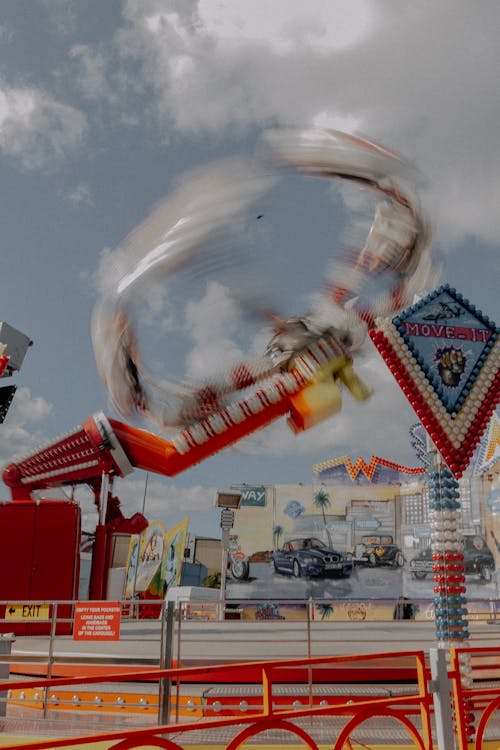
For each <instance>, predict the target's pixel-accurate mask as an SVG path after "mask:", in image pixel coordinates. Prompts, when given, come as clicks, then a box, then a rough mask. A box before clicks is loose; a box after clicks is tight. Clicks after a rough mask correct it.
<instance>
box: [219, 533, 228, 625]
mask: <svg viewBox="0 0 500 750" xmlns="http://www.w3.org/2000/svg"><path fill="white" fill-rule="evenodd" d="M221 543H222V561H221V572H220V604H219V620H223V619H224V610H225V608H226V581H227V560H228V547H229V529H225V528H224V529H222V540H221Z"/></svg>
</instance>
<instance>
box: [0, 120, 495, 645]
mask: <svg viewBox="0 0 500 750" xmlns="http://www.w3.org/2000/svg"><path fill="white" fill-rule="evenodd" d="M266 149H267V150H266V158H265V160H264V167H263V169H262V173H259V172H258V171H255V169H254V167H252V170H251V171H250V170H243V175H244V176H241V178H235V177H234V175H233V176H232V178H231V179H230V180H228V179H227V175H226V176H224V175H222V176H221V174H218V175H217V174H216V175H215V178H214V180H213V181H212V187H213V186H214V185H215V186H216V187H215V189H212V190H211V191H209V192H207V191H205V190H203V191H201V189H200V191H199V192H198V193H197V192H196V190H197V188H196V184H194V185H191V186H190V190H191V193H190V192H189V190H187V193H186V190H185V191H184V194H183V195H181V196H180V198H183V197H184V198H185V197H186V194H187V197H188V198H189V197H191V198H192V197H193V194H194V195H195V198H196V200H191V201H189V200H187V201H186V202H185V205H183V202H182V200H179V196H177V199H176V200H175V199H174V201H173V203H169V205H168V206H167V209H168V210H164V209H165V206H160V208H159V209H157V210H156V212H155V213H154V214H152V216H151V217H150V218H149V219H148V220H147V222H146V224H147V229H148V231H147V232H145V231H143V230H144V227H143V228H142V229H141V231H142V234H141V231H139V232H137V231H135V232H133V233H132V234H131V235H130V238H129V239H127V240H126V241H125V243H124V244H123V245H122V246H121V248H119V250H120V255H119V261H120V262H119V263H118V264H117V265H118V266H119V267H120V273H119V275H118V277H117V278H115V280H114V282H113V283H112V284H111V285H110V286H109V288H108V290H107V292H106V293H105V294H104V295H103V299H102V302H101V303H100V304H99V305H98V306H97V307H96V311H95V314H94V319H93V330H92V336H93V344H94V351H95V356H96V361H97V365H98V368H99V370H100V372H101V374H102V377H103V379H104V382H105V385H106V387H107V389H108V392H109V394H110V396H111V399H112V401H113V403H114V405H115V407H116V408H117V410H118V411H119V413H120V414H122V415H123V416H124V417H127V418H129V417H132V416H135V417H137V416H139V417H141V418H145V419H147V420H149V421H150V422H153V423H155V424H156V425H157V426H159V427H160V429H161V430H164V429H165V428H166V427H170V428H171V427H175V428H176V429H177V430H178V431H177V432H176V433H175V434H174V435H173V437H171V438H169V439H165V438H163V437H160V436H158V435H156V434H154V433H152V432H150V431H149V430H147V429H142V428H139V427H136V426H132V425H131V424H129V423H125V422H122V421H118V420H116V419H113V418H109V417H106V416H105V415H104V414H103V413H100V412H99V413H96V414H94V415H93V416H91V417H89V418H88V419H87V421H85V422H84V423H83V424H82V425H81V426H80V427H78V428H77V429H75V430H74V431H73V432H71V433H69V434H67V435H65V436H63V437H61V438H59V439H57V440H55V441H54V442H52V443H50V444H49V445H47V446H45V447H43V448H41V449H40V450H38V451H36V452H35V453H34V454H32V455H30V456H27V457H25V458H23V459H20V460H17V461H15V462H13V463H11V464H10V465H9V466H7V467H6V468H5V469H4V472H3V480H4V482H5V484H6V485H7V486H8V487H9V488H10V492H11V501H10V502H7V503H3V504H1V505H0V539H1V543H0V565H2V566H3V569H4V570H8V569H15V570H16V571H17V574H16V576H15V577H14V576H12V577H9V576H4V577H3V578H2V582H1V583H0V600H3V601H9V600H11V601H12V600H16V601H19V600H31V599H38V600H40V599H42V600H74V599H75V598H77V595H78V590H77V587H78V569H79V542H80V509H79V506H78V504H77V503H76V502H74V501H72V500H65V501H61V500H46V499H44V500H43V501H38V500H37V491H39V490H52V489H53V488H56V487H61V486H66V487H74V486H76V485H79V484H85V485H88V486H89V487H90V488H91V489H92V492H93V494H94V497H95V503H96V506H97V510H98V518H99V521H98V524H97V527H96V531H95V542H94V549H93V557H92V569H91V580H90V590H89V598H90V599H104V598H106V594H107V573H108V569H109V566H110V554H111V542H112V536H113V534H114V533H116V532H123V533H140V532H141V531H142V530H143V529H144V528H145V527H146V525H147V521H146V519H145V518H144V516H142V515H141V514H139V513H137V514H135V515H134V516H132V517H131V518H124V516H123V514H122V512H121V510H120V503H119V500H118V499H117V498H116V497H115V496H114V495H113V480H114V479H115V478H116V477H124V476H127V475H128V474H130V473H131V472H132V471H133V470H134V469H142V470H145V471H148V472H154V473H157V474H160V475H164V476H175V475H176V474H179V473H180V472H182V471H185V470H186V469H188V468H190V467H191V466H193V465H195V464H197V463H199V462H200V461H203V460H204V459H205V458H207V457H209V456H211V455H213V454H215V453H217V452H218V451H221V450H223V449H224V448H225V447H227V446H229V445H232V444H234V443H236V442H237V441H239V440H240V439H242V438H243V437H245V436H246V435H248V434H250V433H252V432H255V431H257V430H259V429H261V428H263V427H265V426H266V425H268V424H269V423H271V422H272V421H274V420H276V419H278V418H280V417H282V416H285V417H286V418H287V421H288V424H289V426H290V428H291V429H292V430H293V431H294V432H295V433H299V432H301V431H303V430H307V429H309V428H310V427H313V426H314V425H316V424H318V423H319V422H321V421H322V420H324V419H326V418H328V417H330V416H331V415H333V414H335V413H336V412H338V411H339V409H340V408H341V400H342V389H344V388H347V390H348V391H349V392H350V393H351V395H352V396H353V397H354V398H355V399H357V400H359V401H364V400H366V399H367V398H368V397H369V396H370V393H371V392H370V390H369V388H368V387H367V386H366V385H365V384H364V383H363V382H362V381H361V380H360V378H359V377H358V376H357V374H356V373H355V371H354V369H353V358H354V354H355V351H356V349H357V348H358V347H359V345H360V340H359V331H360V329H361V330H362V337H364V334H365V333H366V331H367V330H369V331H370V335H371V336H372V339H373V340H374V343H375V344H376V346H377V347H378V348H379V350H380V352H381V354H382V356H384V358H385V359H386V361H388V363H389V366H390V368H391V369H392V370H393V372H394V373H395V375H396V377H397V378H398V380H399V381H400V382H403V380H404V379H405V373H406V370H405V369H404V367H405V366H406V368H407V370H408V383H409V384H410V385H411V387H412V388H413V389H414V391H415V392H416V393H417V396H416V397H415V399H416V400H417V401H418V404H419V408H420V412H418V413H419V415H420V414H421V415H422V416H423V421H424V426H428V429H430V430H431V433H430V434H431V437H432V434H433V432H434V433H435V434H437V433H439V435H438V438H439V445H440V446H441V448H442V449H443V451H444V453H443V455H444V458H445V459H446V457H447V450H448V449H450V450H451V449H453V446H455V448H454V450H455V455H454V461H453V464H454V466H453V469H455V463H456V461H455V459H456V458H457V456H458V458H459V459H460V461H461V466H460V467H459V468H460V470H463V464H464V461H465V460H466V458H467V457H466V456H465V454H464V453H463V451H462V452H460V450H459V448H460V447H461V445H462V443H463V442H464V440H465V438H466V436H467V425H466V427H465V428H464V429H463V430H462V432H460V433H457V432H456V431H455V432H453V431H452V434H451V437H449V436H448V435H447V434H446V424H445V423H446V420H448V422H452V423H453V422H457V420H458V421H460V418H461V417H460V415H461V414H462V410H463V407H467V414H469V416H470V413H469V412H470V408H469V407H470V405H471V401H470V398H468V396H467V394H466V396H465V397H464V398H463V399H462V400H461V401H460V400H459V402H458V404H457V403H455V404H453V405H452V408H451V407H450V413H451V412H452V411H453V410H454V413H453V414H452V415H451V416H449V415H445V416H443V415H440V414H438V416H437V422H436V423H434V422H432V420H431V416H432V413H434V412H436V413H437V411H438V410H437V409H433V407H432V406H431V407H429V408H428V409H427V411H426V409H425V408H424V406H423V404H424V401H425V398H426V391H425V388H424V387H423V386H422V382H423V381H422V379H421V378H420V375H419V374H418V373H416V370H415V358H416V360H418V352H416V351H415V350H412V353H410V355H409V357H408V362H406V361H405V364H402V365H398V364H397V355H398V352H399V353H401V351H402V348H401V342H400V341H399V340H398V339H397V336H396V335H393V336H392V338H391V336H390V332H389V333H388V329H387V327H386V328H384V329H383V331H382V332H381V333H375V329H376V328H377V325H378V323H377V321H378V320H379V319H380V318H381V317H382V316H387V315H395V314H400V313H401V311H402V310H403V308H404V307H405V306H406V305H408V304H410V303H411V302H412V300H413V297H414V294H415V292H416V291H417V290H418V289H420V288H422V287H423V286H425V282H426V279H427V278H428V276H429V272H430V269H431V262H430V260H429V244H430V231H429V224H428V222H427V220H426V218H425V216H424V214H423V211H422V209H421V207H420V205H419V203H418V201H417V198H416V196H415V194H414V193H413V190H412V188H411V187H410V183H409V180H408V176H409V174H411V173H410V172H409V170H408V172H407V170H406V167H405V165H404V162H402V160H401V159H400V158H399V157H398V156H396V155H394V154H392V153H391V152H389V151H387V150H385V149H384V148H382V147H380V146H378V145H374V144H372V143H368V142H366V141H362V140H360V139H357V138H353V137H351V136H348V135H346V134H343V133H338V132H333V131H277V132H272V133H271V134H268V136H266ZM271 166H272V169H274V170H275V171H276V172H280V173H286V174H290V173H298V174H306V175H309V176H315V177H328V178H332V177H338V178H341V179H347V180H351V181H355V182H357V183H361V184H362V185H363V186H366V187H368V188H369V189H371V190H373V191H375V193H376V194H380V195H381V196H382V197H383V200H382V201H381V202H380V203H379V204H378V206H377V210H376V215H375V218H374V220H373V223H372V226H371V229H370V232H369V235H368V238H367V240H366V242H365V245H364V247H363V248H362V250H361V251H359V252H357V253H356V254H355V255H351V256H348V257H346V258H345V259H344V261H343V262H342V264H341V265H340V267H339V270H338V274H337V277H336V278H335V281H334V282H332V283H328V284H327V285H326V288H325V289H324V291H323V295H322V298H323V302H324V303H327V304H328V305H329V307H330V309H331V311H332V316H333V317H332V320H333V322H332V320H330V321H329V322H328V323H326V324H325V323H324V321H323V322H320V320H319V317H318V316H316V315H315V314H314V313H312V314H310V315H308V316H304V317H300V318H294V319H289V320H278V318H277V317H275V318H274V320H273V323H274V337H273V338H272V340H271V343H270V345H269V346H268V348H267V350H266V352H265V354H264V355H263V356H262V357H261V358H260V360H258V361H255V360H252V361H248V362H243V363H241V364H239V365H238V366H236V367H233V368H232V369H231V370H230V371H229V372H225V373H223V374H222V375H220V376H218V377H214V378H212V379H211V380H210V381H209V382H206V383H202V384H201V385H200V386H199V387H194V386H193V387H189V388H188V387H186V388H185V389H184V391H183V392H182V395H179V393H178V391H177V392H175V393H174V391H173V389H172V388H171V386H170V385H169V384H168V383H167V384H166V385H165V384H164V383H161V384H159V383H153V382H152V379H151V377H150V376H149V375H148V374H146V373H145V372H144V370H143V367H142V364H141V359H140V356H139V354H138V345H137V340H136V338H135V335H134V333H133V326H132V322H131V317H130V316H131V309H132V301H133V297H134V295H135V294H137V292H138V290H139V291H143V290H144V288H145V287H147V284H148V281H149V280H150V279H152V278H153V277H154V278H157V277H158V275H161V274H163V275H164V276H168V275H170V274H172V273H174V272H175V271H177V270H178V269H179V268H182V267H184V266H186V265H189V264H192V263H196V262H197V259H198V256H197V254H198V253H199V251H200V248H202V249H203V246H204V240H205V238H206V236H207V233H210V232H213V231H214V230H216V231H220V230H223V229H224V228H225V227H227V226H229V225H230V224H231V222H232V221H233V219H234V218H235V215H239V214H242V213H244V212H245V211H248V210H249V209H250V208H251V207H252V204H253V203H254V202H255V198H256V196H261V195H262V194H263V192H265V190H266V189H267V184H266V180H267V176H268V174H269V170H270V168H271ZM250 175H251V176H250ZM263 175H265V178H264V176H263ZM217 185H218V188H217ZM172 205H173V206H174V207H177V214H176V215H174V217H173V219H172V211H171V210H170V209H171V207H172ZM179 207H180V208H179ZM179 212H180V213H179ZM163 216H164V217H165V218H162V217H163ZM144 238H146V239H147V241H145V240H144ZM117 257H118V256H117ZM374 283H375V284H376V285H377V288H378V289H379V288H382V287H384V288H385V293H384V294H383V295H379V294H377V295H373V296H372V297H370V294H371V285H372V284H374ZM441 293H442V294H445V295H446V294H448V296H449V293H448V292H446V291H444V292H441ZM410 323H411V321H410ZM400 324H401V319H398V325H399V328H400V329H401V325H400ZM490 328H491V326H490ZM401 330H402V329H401ZM408 330H410V332H411V330H413V329H411V326H410V328H409V329H408ZM491 330H492V331H494V332H495V333H494V335H493V333H492V334H491V336H489V338H488V342H486V344H485V348H484V347H483V349H482V350H481V353H480V354H478V357H477V360H478V362H479V365H483V364H484V363H485V362H489V368H490V370H489V378H490V379H489V380H488V382H487V383H486V386H487V387H486V391H485V389H484V384H483V390H482V391H481V394H482V395H481V398H479V397H478V399H479V402H480V403H479V406H478V409H480V418H481V422H482V423H483V422H484V421H485V419H487V416H488V413H491V412H492V411H493V409H494V408H495V404H496V402H497V400H498V395H499V394H498V385H497V386H496V390H495V391H493V386H492V377H491V374H492V372H493V370H492V367H493V365H492V364H491V363H492V362H495V361H496V362H497V363H498V346H497V341H496V329H493V328H492V329H491ZM445 335H447V336H449V337H452V336H453V334H452V332H451V325H450V321H447V326H446V331H445ZM457 335H459V334H457ZM400 338H401V336H400ZM403 343H404V342H403ZM483 343H484V342H483ZM409 346H410V348H411V345H409ZM495 346H496V349H495V348H494V347H495ZM398 347H399V349H398ZM450 347H451V349H450V352H451V354H454V352H455V350H454V349H453V346H452V345H450ZM4 355H5V356H7V357H8V356H9V351H8V347H7V349H6V351H5V353H4ZM455 359H456V357H455ZM389 360H390V361H389ZM408 363H409V364H408ZM476 364H477V363H476ZM475 366H476V365H475ZM421 369H422V370H423V371H424V375H426V372H425V366H423V365H422V368H421ZM476 374H477V373H476ZM493 382H495V377H494V373H493ZM496 382H497V384H498V379H496ZM413 383H415V385H412V384H413ZM405 387H406V385H405ZM419 388H420V390H419ZM469 390H470V391H471V393H472V390H471V388H469ZM485 393H486V394H487V395H489V399H488V401H486V400H484V399H485ZM412 394H413V391H412ZM474 397H475V396H474ZM475 398H476V397H475ZM476 400H477V399H476ZM172 404H173V405H172ZM476 411H477V410H476ZM473 417H474V415H473ZM436 425H437V426H436ZM432 431H433V432H432ZM476 433H477V434H476V435H475V437H477V439H478V435H479V434H480V426H478V427H477V429H476ZM448 443H449V445H448ZM457 445H458V448H457ZM457 460H458V459H457ZM454 473H455V474H456V475H457V476H459V475H460V472H458V470H457V471H455V472H454ZM436 502H437V503H438V505H439V504H440V503H441V500H440V499H439V497H438V501H436ZM439 507H441V505H439ZM450 507H451V506H450ZM454 507H455V506H454ZM56 539H57V543H55V540H56ZM0 616H3V612H1V611H0ZM63 616H64V614H63ZM25 627H27V626H25ZM10 629H12V627H10ZM31 632H33V631H31Z"/></svg>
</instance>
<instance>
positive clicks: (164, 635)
mask: <svg viewBox="0 0 500 750" xmlns="http://www.w3.org/2000/svg"><path fill="white" fill-rule="evenodd" d="M173 636H174V602H167V603H166V606H165V603H164V605H163V609H162V624H161V651H160V669H170V668H171V667H172V642H173ZM170 684H171V680H170V677H162V678H161V679H160V685H159V693H158V724H161V725H163V724H168V723H169V722H170Z"/></svg>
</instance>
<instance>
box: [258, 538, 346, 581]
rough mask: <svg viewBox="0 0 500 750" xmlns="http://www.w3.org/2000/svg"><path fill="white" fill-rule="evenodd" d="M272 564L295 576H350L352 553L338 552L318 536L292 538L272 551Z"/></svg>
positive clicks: (279, 569)
mask: <svg viewBox="0 0 500 750" xmlns="http://www.w3.org/2000/svg"><path fill="white" fill-rule="evenodd" d="M271 565H272V567H273V569H274V571H275V572H276V573H285V574H287V575H293V576H295V578H300V577H301V576H304V577H312V576H329V575H331V576H345V577H347V576H350V575H351V573H352V569H353V562H352V555H350V554H348V553H344V552H337V551H336V550H333V549H330V548H329V547H327V546H326V544H325V543H324V542H322V541H321V539H317V538H316V537H305V538H303V537H301V538H297V539H290V540H289V541H287V542H285V543H284V544H283V547H282V548H281V549H278V550H275V551H274V552H272V553H271Z"/></svg>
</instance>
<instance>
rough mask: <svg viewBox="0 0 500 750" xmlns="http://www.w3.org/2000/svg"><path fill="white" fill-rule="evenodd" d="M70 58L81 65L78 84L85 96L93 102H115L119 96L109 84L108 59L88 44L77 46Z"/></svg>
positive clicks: (71, 51) (73, 48)
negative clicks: (101, 100)
mask: <svg viewBox="0 0 500 750" xmlns="http://www.w3.org/2000/svg"><path fill="white" fill-rule="evenodd" d="M69 57H70V59H72V60H75V61H76V62H77V63H78V64H79V68H80V70H79V76H78V82H79V85H80V88H81V91H82V92H83V94H84V96H85V97H86V98H88V99H90V100H91V101H95V100H97V99H102V98H106V99H112V100H115V99H116V96H117V94H116V93H115V92H114V91H113V88H112V87H111V86H110V85H109V82H108V71H107V59H106V57H105V56H104V55H103V54H102V53H100V52H98V51H96V50H95V49H93V48H92V47H90V46H89V45H86V44H76V45H75V46H74V47H72V48H71V50H70V52H69Z"/></svg>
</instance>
